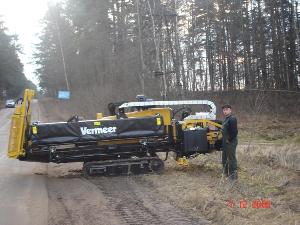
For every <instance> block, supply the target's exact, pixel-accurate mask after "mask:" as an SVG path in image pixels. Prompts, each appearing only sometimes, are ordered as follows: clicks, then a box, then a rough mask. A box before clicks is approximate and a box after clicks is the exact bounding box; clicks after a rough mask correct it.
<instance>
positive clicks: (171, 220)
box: [88, 176, 208, 225]
mask: <svg viewBox="0 0 300 225" xmlns="http://www.w3.org/2000/svg"><path fill="white" fill-rule="evenodd" d="M88 180H89V181H90V182H92V183H93V184H95V185H96V186H97V187H98V188H99V189H100V190H101V192H103V194H104V195H105V197H106V198H107V200H108V204H109V207H110V208H111V210H112V211H114V212H115V213H116V214H117V215H119V216H120V217H122V218H123V219H124V220H125V221H126V223H127V224H144V225H148V224H149V225H161V224H165V225H173V224H180V225H196V224H197V225H201V224H208V221H205V220H200V219H196V218H191V217H190V216H188V215H186V214H185V213H184V212H182V211H181V210H180V209H178V208H176V207H175V206H173V205H171V204H170V203H169V202H164V201H163V200H162V197H161V196H160V195H159V194H158V193H157V192H156V191H155V189H154V187H150V186H148V185H144V184H142V183H141V181H140V179H139V177H138V176H131V177H98V178H89V179H88Z"/></svg>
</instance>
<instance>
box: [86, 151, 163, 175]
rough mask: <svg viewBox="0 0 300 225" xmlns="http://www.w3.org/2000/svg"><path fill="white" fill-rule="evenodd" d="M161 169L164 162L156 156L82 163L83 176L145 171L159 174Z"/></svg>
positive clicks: (135, 173)
mask: <svg viewBox="0 0 300 225" xmlns="http://www.w3.org/2000/svg"><path fill="white" fill-rule="evenodd" d="M163 169H164V162H163V160H161V159H160V158H159V157H158V156H155V157H151V156H148V157H142V158H137V157H132V158H130V159H116V160H105V161H95V162H85V163H84V164H83V173H84V175H85V176H95V175H105V176H118V175H137V174H146V173H158V174H159V173H161V172H162V171H163Z"/></svg>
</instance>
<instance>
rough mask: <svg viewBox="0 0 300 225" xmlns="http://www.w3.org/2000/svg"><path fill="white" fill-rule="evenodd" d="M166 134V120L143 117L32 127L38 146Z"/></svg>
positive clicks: (33, 136) (47, 124)
mask: <svg viewBox="0 0 300 225" xmlns="http://www.w3.org/2000/svg"><path fill="white" fill-rule="evenodd" d="M157 120H160V123H157ZM157 124H159V125H157ZM164 132H165V131H164V126H163V118H162V117H143V118H127V119H119V120H101V121H100V120H87V121H78V122H61V123H42V124H35V125H32V127H31V134H30V139H31V140H32V143H33V145H34V146H36V145H50V144H66V143H83V142H84V143H87V142H97V141H102V140H106V141H107V140H114V139H126V138H139V137H153V136H162V135H164Z"/></svg>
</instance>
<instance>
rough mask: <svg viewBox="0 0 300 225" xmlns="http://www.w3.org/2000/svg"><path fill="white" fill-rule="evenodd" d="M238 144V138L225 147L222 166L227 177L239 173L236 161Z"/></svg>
mask: <svg viewBox="0 0 300 225" xmlns="http://www.w3.org/2000/svg"><path fill="white" fill-rule="evenodd" d="M237 144H238V140H237V138H235V139H233V140H232V141H231V142H229V143H228V142H227V143H225V144H224V145H223V152H222V164H223V173H224V175H226V176H229V175H232V174H234V173H236V171H237V160H236V146H237Z"/></svg>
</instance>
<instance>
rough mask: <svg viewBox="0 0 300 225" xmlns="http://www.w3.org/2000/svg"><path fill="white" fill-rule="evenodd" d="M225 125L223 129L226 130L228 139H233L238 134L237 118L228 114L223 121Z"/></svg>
mask: <svg viewBox="0 0 300 225" xmlns="http://www.w3.org/2000/svg"><path fill="white" fill-rule="evenodd" d="M223 124H224V125H225V127H224V128H223V129H226V130H227V135H228V141H230V142H231V141H232V140H234V139H235V138H236V137H237V135H238V129H237V120H236V118H235V116H233V115H230V116H228V117H226V119H225V121H224V123H223Z"/></svg>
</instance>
